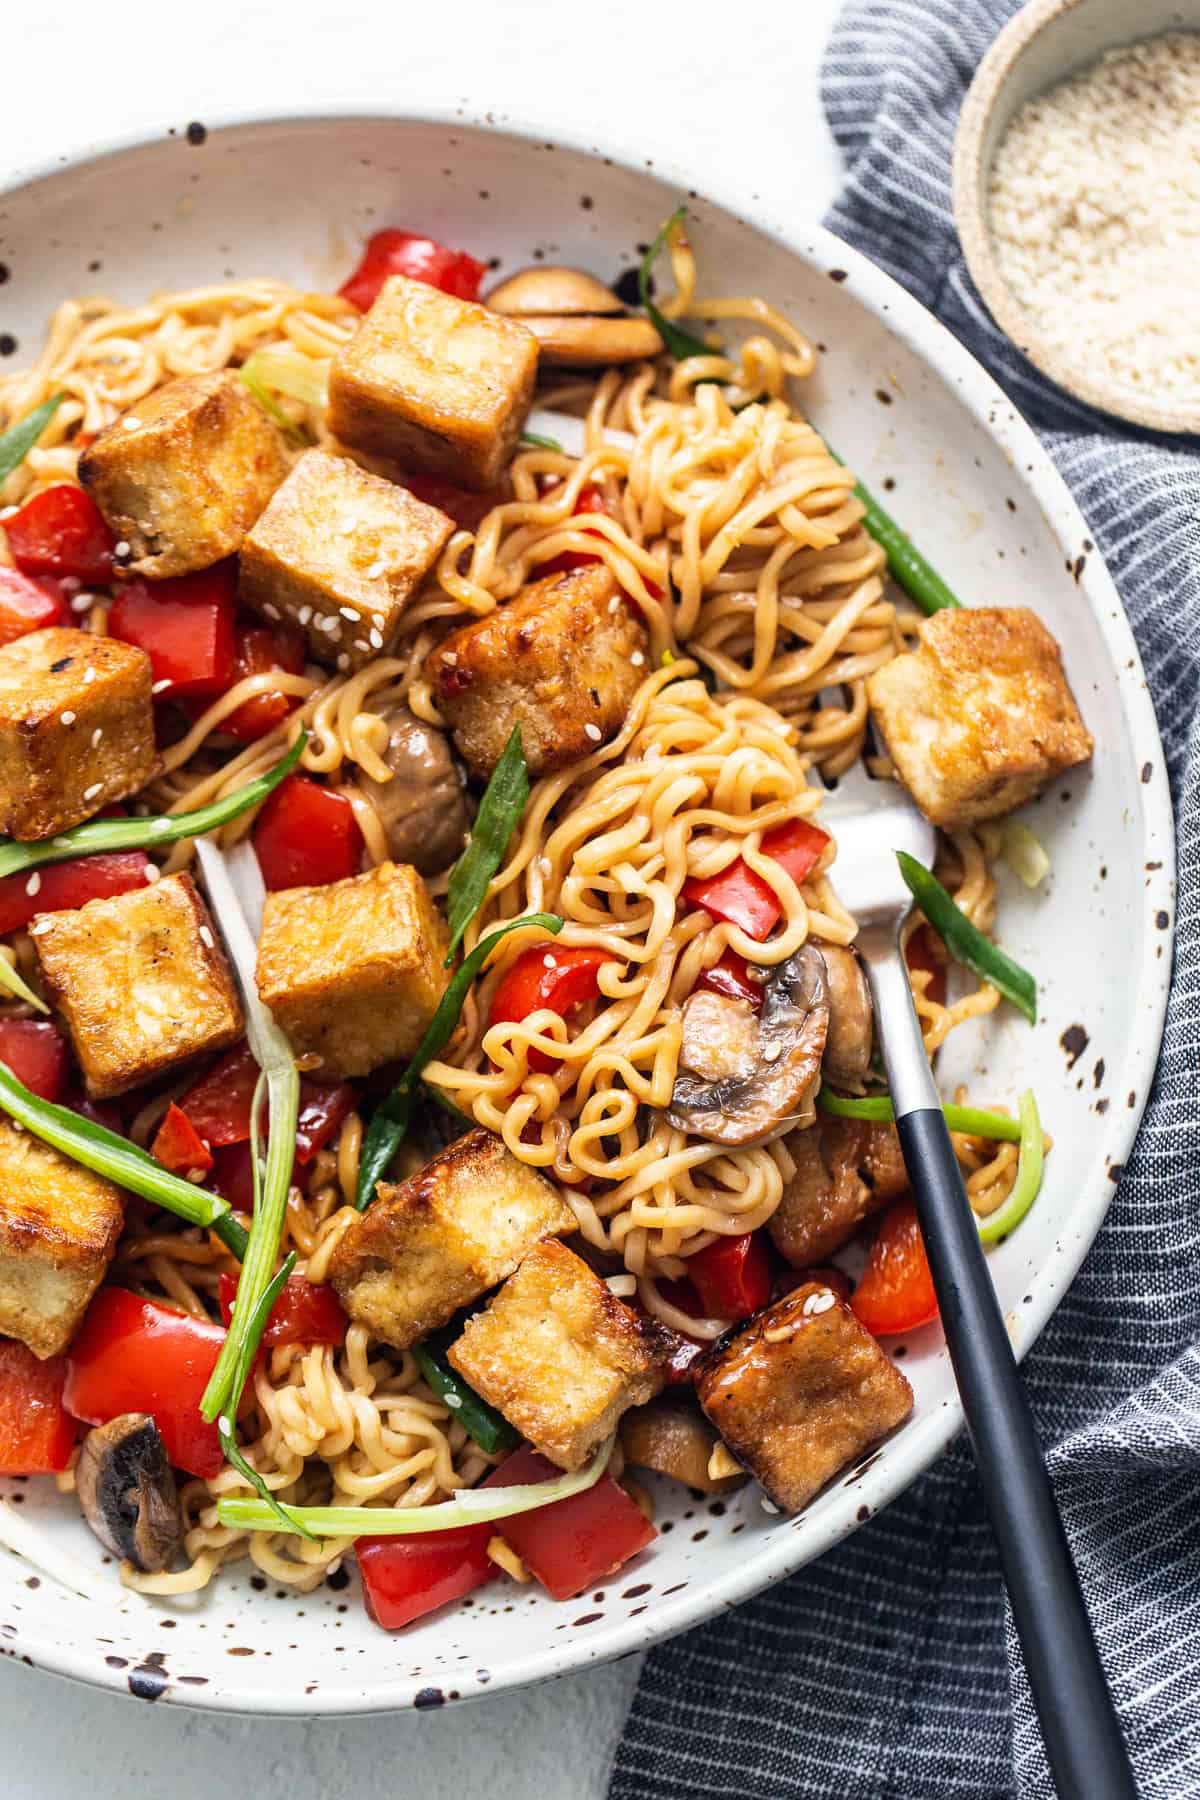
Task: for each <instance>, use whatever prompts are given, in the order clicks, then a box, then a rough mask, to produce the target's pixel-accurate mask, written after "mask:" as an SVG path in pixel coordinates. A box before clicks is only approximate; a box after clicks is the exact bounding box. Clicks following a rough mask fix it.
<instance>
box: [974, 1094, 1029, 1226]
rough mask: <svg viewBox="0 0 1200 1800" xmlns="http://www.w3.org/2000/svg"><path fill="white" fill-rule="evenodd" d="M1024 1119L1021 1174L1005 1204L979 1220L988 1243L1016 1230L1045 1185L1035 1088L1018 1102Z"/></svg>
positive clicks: (1021, 1119)
mask: <svg viewBox="0 0 1200 1800" xmlns="http://www.w3.org/2000/svg"><path fill="white" fill-rule="evenodd" d="M1017 1110H1018V1116H1019V1118H1020V1121H1021V1148H1020V1151H1019V1152H1018V1154H1017V1175H1016V1180H1015V1181H1014V1182H1013V1184H1012V1192H1011V1193H1010V1194H1009V1196H1008V1199H1007V1200H1006V1201H1005V1202H1004V1204H1003V1206H999V1207H997V1209H996V1211H995V1212H994V1213H989V1214H988V1216H987V1218H985V1219H980V1221H979V1235H980V1237H981V1238H982V1239H983V1241H984V1243H985V1244H995V1243H998V1242H999V1240H1000V1239H1001V1238H1004V1237H1007V1236H1008V1235H1009V1233H1010V1232H1011V1231H1015V1230H1016V1228H1017V1226H1018V1225H1019V1224H1020V1223H1021V1220H1022V1219H1023V1218H1024V1217H1025V1214H1026V1213H1027V1212H1028V1211H1029V1209H1030V1207H1031V1206H1032V1205H1033V1203H1034V1201H1035V1200H1036V1199H1037V1197H1038V1191H1039V1189H1040V1188H1041V1185H1042V1163H1043V1160H1044V1149H1043V1140H1042V1121H1041V1119H1040V1118H1039V1117H1038V1109H1037V1101H1036V1100H1035V1099H1034V1097H1033V1090H1032V1088H1026V1089H1025V1092H1024V1093H1023V1094H1022V1095H1021V1098H1020V1100H1019V1102H1018V1107H1017Z"/></svg>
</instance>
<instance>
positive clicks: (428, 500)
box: [400, 475, 509, 531]
mask: <svg viewBox="0 0 1200 1800" xmlns="http://www.w3.org/2000/svg"><path fill="white" fill-rule="evenodd" d="M400 479H401V486H403V487H406V488H407V489H408V491H409V493H410V494H415V495H416V497H417V499H418V500H424V502H425V504H426V506H436V507H437V509H438V511H439V512H444V513H445V514H446V516H447V518H450V519H453V520H454V523H455V524H456V525H459V526H461V527H462V529H463V530H464V531H478V530H479V527H480V525H481V523H482V522H483V520H484V519H485V518H486V516H487V515H488V513H490V512H491V510H492V508H493V506H499V504H500V502H501V501H502V500H504V499H507V498H508V497H509V496H508V495H507V494H506V492H505V490H504V489H503V488H490V489H489V490H488V491H487V492H486V493H484V494H472V493H468V491H467V489H466V488H460V487H455V485H454V483H453V482H452V481H443V479H442V477H441V476H440V475H404V476H402V477H401V478H400Z"/></svg>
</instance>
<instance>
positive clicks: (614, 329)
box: [521, 313, 663, 369]
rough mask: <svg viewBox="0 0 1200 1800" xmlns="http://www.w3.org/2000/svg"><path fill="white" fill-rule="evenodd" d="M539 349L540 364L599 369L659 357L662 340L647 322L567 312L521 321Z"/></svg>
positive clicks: (527, 317) (567, 367)
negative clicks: (583, 315)
mask: <svg viewBox="0 0 1200 1800" xmlns="http://www.w3.org/2000/svg"><path fill="white" fill-rule="evenodd" d="M521 323H522V325H524V326H525V327H526V328H527V329H528V330H529V331H532V333H533V335H534V337H535V338H537V340H538V342H539V344H540V345H541V347H542V361H543V362H545V363H557V364H558V365H559V366H560V367H562V368H565V369H599V368H603V367H604V366H605V365H606V364H608V363H622V362H645V361H646V360H647V359H648V358H650V357H654V356H658V355H659V353H660V352H661V350H662V347H663V344H662V339H661V338H660V337H659V335H658V333H657V331H656V330H655V329H654V327H653V325H652V324H651V323H650V321H649V319H641V318H637V317H634V316H630V317H617V318H608V317H602V316H600V315H599V314H596V315H593V316H592V317H589V318H580V317H578V316H575V315H570V314H567V313H562V314H545V315H534V314H525V315H524V316H523V317H522V319H521Z"/></svg>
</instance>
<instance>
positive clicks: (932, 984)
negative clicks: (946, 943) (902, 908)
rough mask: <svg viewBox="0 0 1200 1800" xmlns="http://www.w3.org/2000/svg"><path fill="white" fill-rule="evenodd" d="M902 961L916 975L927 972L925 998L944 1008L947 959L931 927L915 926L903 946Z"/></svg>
mask: <svg viewBox="0 0 1200 1800" xmlns="http://www.w3.org/2000/svg"><path fill="white" fill-rule="evenodd" d="M904 960H905V962H906V963H907V964H908V966H909V968H910V969H913V970H915V971H917V972H918V973H919V972H920V971H921V970H922V969H924V970H926V971H927V972H928V974H929V982H928V984H927V985H926V988H925V994H926V997H927V998H928V999H930V1000H932V1001H933V1002H934V1003H935V1004H936V1005H937V1006H945V1004H946V964H947V958H946V954H945V951H943V950H942V948H941V939H940V938H939V937H938V935H937V933H936V932H935V931H934V930H933V927H932V926H931V925H918V926H917V929H916V930H915V931H914V932H913V934H912V936H911V937H910V938H909V940H908V943H907V944H906V945H905V949H904Z"/></svg>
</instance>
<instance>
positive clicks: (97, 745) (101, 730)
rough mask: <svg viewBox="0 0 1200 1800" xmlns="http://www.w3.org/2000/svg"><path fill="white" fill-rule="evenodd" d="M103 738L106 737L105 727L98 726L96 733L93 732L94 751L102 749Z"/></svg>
mask: <svg viewBox="0 0 1200 1800" xmlns="http://www.w3.org/2000/svg"><path fill="white" fill-rule="evenodd" d="M103 736H104V727H103V725H97V727H96V729H95V731H93V733H92V749H93V750H98V749H99V748H100V739H101V738H102V737H103Z"/></svg>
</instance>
